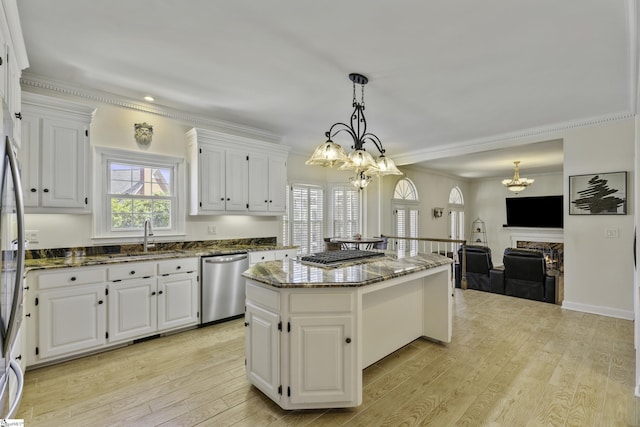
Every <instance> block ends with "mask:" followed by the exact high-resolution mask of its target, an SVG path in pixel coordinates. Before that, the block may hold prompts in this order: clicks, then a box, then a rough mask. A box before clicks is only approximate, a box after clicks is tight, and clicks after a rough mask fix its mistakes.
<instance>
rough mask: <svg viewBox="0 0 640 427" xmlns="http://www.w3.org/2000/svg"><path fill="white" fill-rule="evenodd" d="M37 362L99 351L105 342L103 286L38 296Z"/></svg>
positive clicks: (74, 287)
mask: <svg viewBox="0 0 640 427" xmlns="http://www.w3.org/2000/svg"><path fill="white" fill-rule="evenodd" d="M36 298H37V304H36V305H37V306H38V311H39V313H38V320H39V321H38V343H39V345H38V346H37V347H36V355H37V356H39V358H40V359H47V358H53V357H56V356H64V355H72V354H77V353H82V352H85V351H89V350H94V349H97V348H101V347H103V346H104V345H105V343H106V310H105V307H106V304H105V286H104V284H96V285H82V286H73V287H68V288H64V289H55V290H47V291H42V292H40V293H39V296H38V297H36Z"/></svg>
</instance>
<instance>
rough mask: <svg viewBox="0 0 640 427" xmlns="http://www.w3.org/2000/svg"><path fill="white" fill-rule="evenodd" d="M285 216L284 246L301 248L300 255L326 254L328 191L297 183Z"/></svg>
mask: <svg viewBox="0 0 640 427" xmlns="http://www.w3.org/2000/svg"><path fill="white" fill-rule="evenodd" d="M288 202H289V205H288V209H287V214H286V215H284V216H283V227H282V228H283V236H282V237H283V243H284V244H285V245H295V246H298V254H301V255H306V254H310V253H315V252H322V251H324V189H323V188H322V187H320V186H315V185H302V184H294V185H292V186H291V187H290V188H289V197H288Z"/></svg>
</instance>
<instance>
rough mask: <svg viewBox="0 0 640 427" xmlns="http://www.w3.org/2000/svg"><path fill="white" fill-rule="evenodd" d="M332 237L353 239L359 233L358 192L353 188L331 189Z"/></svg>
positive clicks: (339, 187) (340, 187)
mask: <svg viewBox="0 0 640 427" xmlns="http://www.w3.org/2000/svg"><path fill="white" fill-rule="evenodd" d="M331 200H332V204H331V206H332V208H333V212H332V213H333V235H334V236H335V237H353V235H355V234H357V233H359V232H360V192H359V191H358V189H356V188H354V187H353V186H348V187H347V186H344V187H342V186H338V187H333V188H332V189H331Z"/></svg>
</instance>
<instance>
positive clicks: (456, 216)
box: [449, 186, 464, 254]
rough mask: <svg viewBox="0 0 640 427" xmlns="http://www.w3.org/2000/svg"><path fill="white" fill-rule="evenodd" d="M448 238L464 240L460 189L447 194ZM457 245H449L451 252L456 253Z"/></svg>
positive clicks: (462, 198)
mask: <svg viewBox="0 0 640 427" xmlns="http://www.w3.org/2000/svg"><path fill="white" fill-rule="evenodd" d="M449 238H450V239H456V240H462V239H464V197H463V196H462V190H460V187H457V186H456V187H453V188H452V189H451V191H450V192H449ZM457 246H458V245H457V244H455V243H452V244H451V251H452V252H453V253H454V254H455V253H457Z"/></svg>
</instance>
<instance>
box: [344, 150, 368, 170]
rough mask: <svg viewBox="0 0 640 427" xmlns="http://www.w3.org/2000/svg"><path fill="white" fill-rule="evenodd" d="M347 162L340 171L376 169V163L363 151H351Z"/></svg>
mask: <svg viewBox="0 0 640 427" xmlns="http://www.w3.org/2000/svg"><path fill="white" fill-rule="evenodd" d="M348 159H349V160H348V161H347V162H346V163H344V164H343V165H342V166H340V168H339V169H340V170H355V171H356V172H362V171H368V170H370V169H372V168H373V169H377V166H376V162H375V160H373V157H372V156H371V154H369V153H367V152H366V151H365V150H353V151H352V152H351V153H349V157H348Z"/></svg>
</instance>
